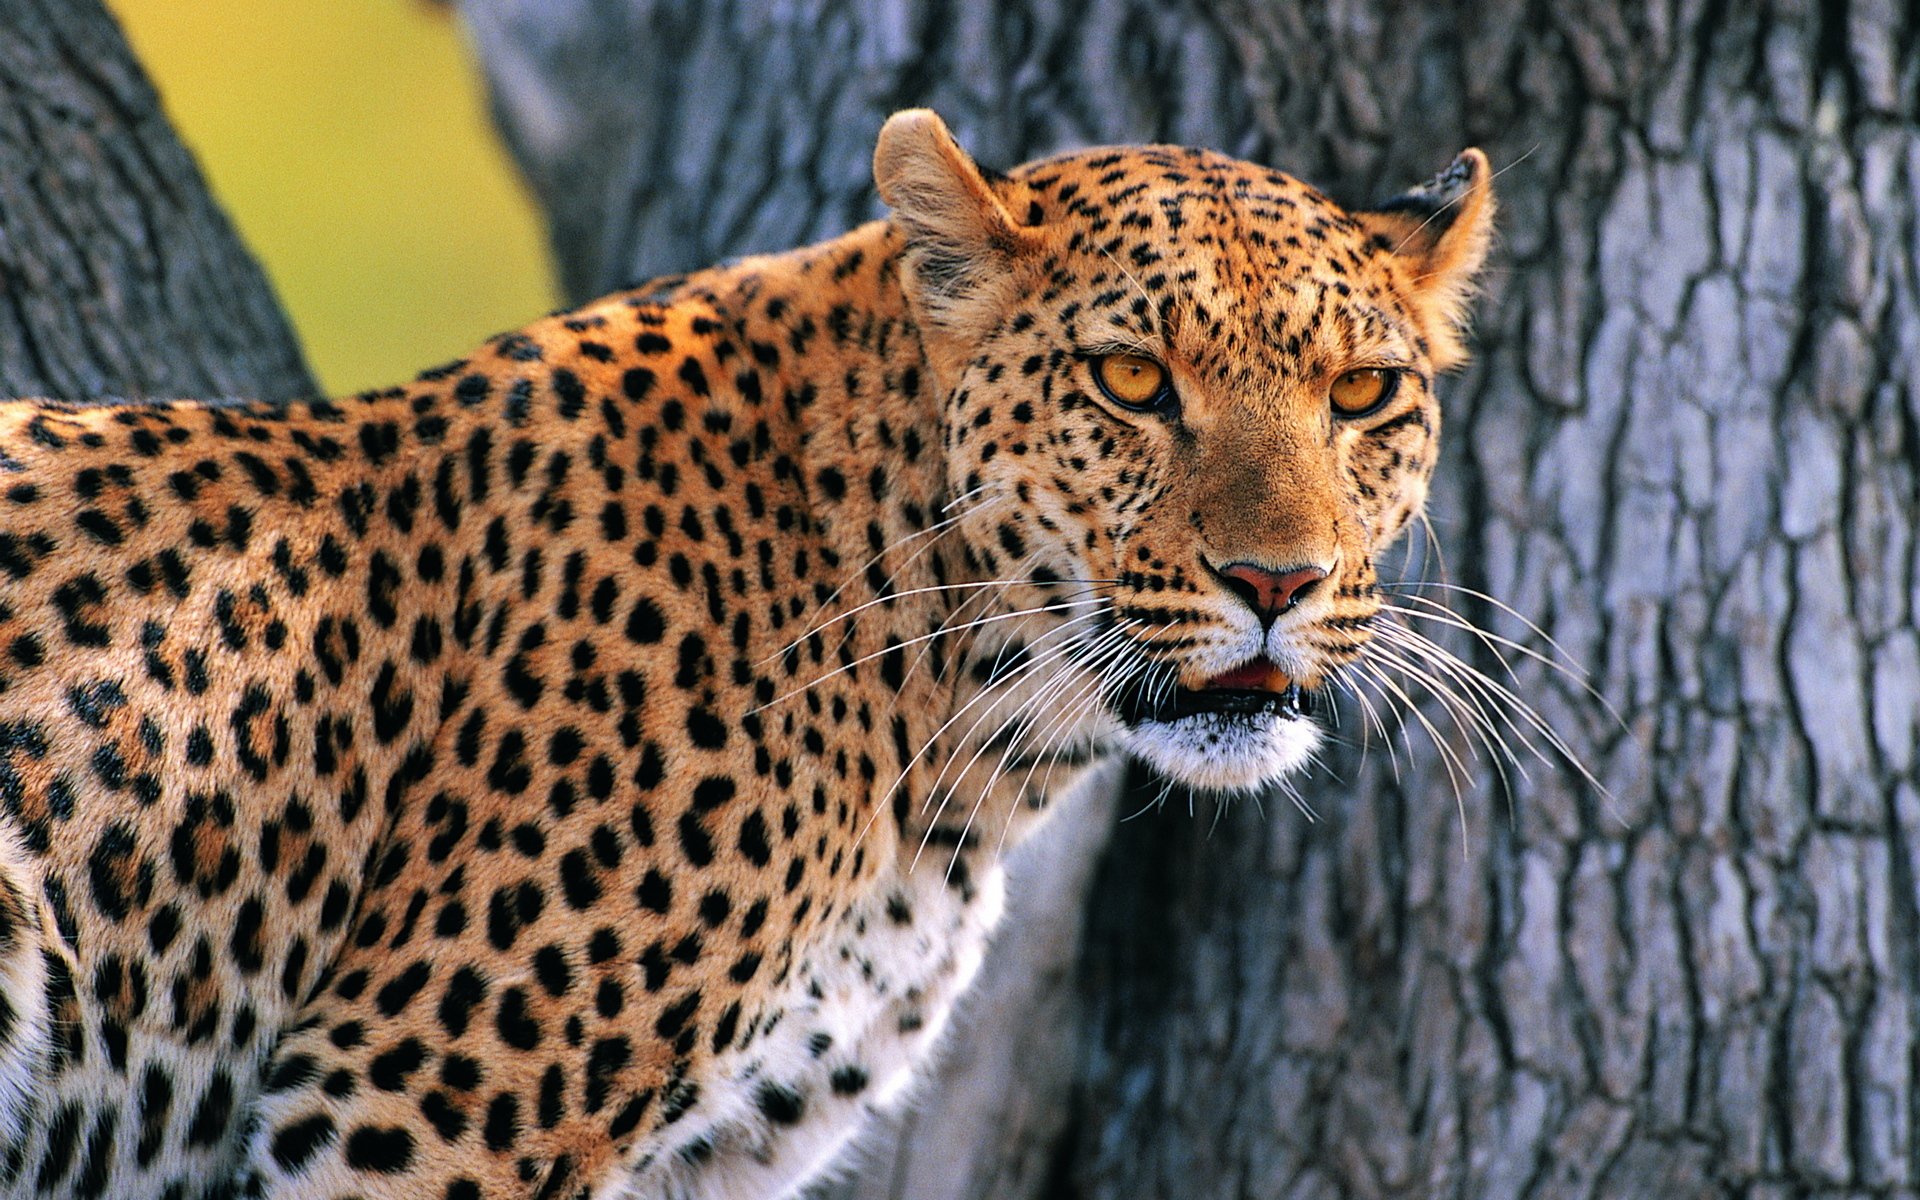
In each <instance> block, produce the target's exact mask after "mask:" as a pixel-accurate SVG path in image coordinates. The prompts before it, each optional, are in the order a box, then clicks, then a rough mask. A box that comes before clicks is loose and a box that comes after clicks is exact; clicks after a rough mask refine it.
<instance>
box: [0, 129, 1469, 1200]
mask: <svg viewBox="0 0 1920 1200" xmlns="http://www.w3.org/2000/svg"><path fill="white" fill-rule="evenodd" d="M874 178H875V183H876V186H877V190H878V193H879V195H880V197H881V198H882V200H883V201H884V202H885V204H886V206H887V214H886V216H885V217H884V218H882V219H880V220H876V221H873V222H870V223H868V224H865V225H861V226H859V227H857V228H855V229H854V230H852V231H851V232H849V233H847V234H845V235H843V236H840V237H838V238H836V239H833V240H830V241H826V242H824V243H821V244H818V245H814V246H811V247H808V248H803V249H798V250H793V251H789V252H784V253H777V254H769V255H759V256H750V257H745V258H742V259H739V260H736V261H733V262H730V263H727V264H724V265H722V266H718V267H715V268H712V269H708V270H702V271H698V272H695V273H691V274H687V275H683V276H676V277H670V278H665V279H659V280H654V281H651V282H649V283H645V284H642V285H640V286H639V287H637V288H633V289H630V290H628V291H624V292H620V293H617V294H614V295H612V296H609V297H607V298H605V299H602V300H599V301H597V302H594V303H590V304H587V305H585V306H584V307H581V308H578V309H575V310H572V311H569V312H565V313H561V314H558V315H555V316H551V317H548V318H546V319H543V320H540V321H537V322H535V323H533V324H531V325H528V326H526V327H525V328H522V329H520V330H518V331H515V332H511V333H507V334H504V335H501V336H498V337H495V338H493V339H491V340H490V341H488V342H487V343H485V344H484V345H483V346H482V347H480V348H479V349H478V350H476V351H475V352H474V353H472V354H471V355H469V356H467V357H466V358H463V359H461V360H459V361H456V362H452V363H449V364H446V365H443V366H440V367H437V368H434V369H432V370H428V371H426V372H424V373H423V374H421V375H420V376H419V377H418V378H417V379H415V380H413V381H412V382H410V383H407V384H405V385H402V386H397V387H391V388H384V389H378V390H373V391H369V392H365V393H362V394H359V395H357V396H353V397H350V398H345V399H339V400H317V399H316V400H302V401H296V402H289V403H275V404H267V403H260V402H251V403H247V402H213V401H195V400H152V401H147V400H140V401H118V402H107V401H103V402H101V403H98V404H73V403H61V402H53V401H46V400H38V401H36V400H17V401H7V402H5V403H4V404H0V581H3V586H0V1193H4V1194H6V1195H13V1196H26V1195H33V1196H49V1195H51V1196H70V1197H103V1196H111V1197H165V1198H167V1200H190V1198H215V1197H218V1198H227V1197H240V1196H247V1197H274V1198H286V1197H296V1196H297V1197H331V1198H335V1200H346V1198H348V1197H360V1198H398V1197H407V1198H411V1200H480V1198H482V1197H488V1198H495V1200H498V1198H504V1197H543V1198H544V1197H559V1196H566V1197H593V1198H597V1200H605V1198H614V1197H646V1198H655V1197H671V1198H675V1200H723V1198H725V1200H742V1198H746V1197H776V1196H792V1195H796V1194H798V1193H799V1192H800V1191H802V1190H803V1189H805V1188H807V1187H808V1186H809V1185H810V1184H811V1183H813V1182H816V1181H818V1180H819V1179H821V1178H822V1177H823V1176H824V1175H826V1174H829V1173H831V1172H833V1171H834V1170H837V1169H842V1168H841V1164H843V1163H844V1162H845V1161H846V1155H847V1154H848V1147H849V1144H850V1143H852V1142H854V1141H855V1139H856V1136H857V1134H858V1133H859V1132H860V1131H861V1130H862V1129H863V1128H865V1127H867V1126H868V1125H870V1124H871V1123H872V1121H873V1118H874V1116H875V1114H877V1113H882V1112H885V1111H887V1110H889V1108H891V1107H894V1106H898V1105H900V1104H902V1103H906V1102H907V1101H908V1099H910V1094H911V1093H912V1091H913V1084H914V1081H915V1079H916V1078H917V1077H918V1076H919V1074H921V1073H923V1071H924V1067H925V1065H926V1064H927V1063H928V1062H930V1061H933V1060H934V1059H936V1058H937V1048H938V1044H939V1042H940V1040H941V1035H942V1031H943V1029H945V1028H946V1027H947V1025H948V1024H949V1018H950V1016H951V1014H952V1011H953V1009H954V1006H955V1004H956V1002H957V1001H958V1000H959V998H960V997H961V996H962V995H963V994H964V993H965V992H966V991H967V989H968V987H969V984H970V983H971V981H972V980H973V978H974V976H975V973H976V971H977V969H978V967H979V965H980V961H981V957H982V954H983V953H984V951H985V949H986V947H987V945H988V943H989V939H990V937H991V936H992V932H993V930H994V928H995V925H996V922H997V921H998V920H999V916H1000V913H1001V910H1002V907H1003V902H1004V877H1003V863H1004V861H1005V858H1006V856H1007V855H1008V854H1009V853H1011V852H1012V849H1013V848H1014V847H1016V846H1019V845H1021V844H1023V843H1028V842H1031V841H1032V840H1033V839H1035V837H1036V834H1037V833H1038V831H1041V830H1044V829H1046V828H1048V827H1049V825H1050V822H1051V823H1052V827H1054V828H1059V827H1061V826H1062V825H1063V824H1064V823H1065V822H1067V821H1071V820H1073V819H1076V818H1074V817H1060V818H1057V819H1056V816H1055V814H1057V813H1061V812H1074V811H1077V810H1076V809H1075V808H1074V806H1073V805H1072V804H1070V803H1067V798H1069V797H1070V796H1072V795H1073V794H1074V790H1075V789H1076V788H1077V787H1079V786H1080V785H1081V784H1082V783H1084V782H1085V780H1086V778H1087V777H1088V776H1089V774H1090V773H1093V772H1097V771H1099V770H1101V769H1103V766H1104V764H1108V763H1112V762H1118V761H1121V760H1124V759H1128V758H1132V759H1136V760H1140V761H1142V762H1144V763H1145V764H1147V765H1148V766H1149V767H1151V768H1152V769H1153V770H1155V771H1157V772H1158V773H1159V774H1160V775H1161V776H1163V777H1165V778H1166V779H1168V780H1171V781H1176V782H1178V783H1181V784H1185V785H1187V786H1189V787H1191V788H1193V789H1196V790H1198V791H1202V792H1210V793H1216V794H1219V795H1221V796H1226V797H1231V796H1235V795H1243V794H1247V793H1255V792H1258V791H1259V790H1260V789H1262V788H1264V787H1267V786H1269V785H1272V784H1274V783H1275V782H1277V781H1281V780H1283V779H1285V778H1286V777H1288V776H1290V775H1291V774H1293V773H1295V772H1297V771H1299V770H1301V769H1302V768H1303V766H1305V765H1306V764H1307V763H1308V762H1309V761H1310V760H1311V759H1312V757H1313V755H1314V753H1315V751H1316V747H1317V746H1319V745H1320V742H1321V739H1322V738H1323V737H1324V736H1325V733H1324V728H1325V725H1324V723H1325V721H1326V719H1327V711H1326V701H1327V698H1328V688H1329V684H1330V681H1332V680H1335V679H1337V678H1338V676H1339V673H1340V672H1341V671H1342V670H1343V669H1345V668H1346V667H1347V666H1348V665H1349V664H1351V663H1352V662H1353V661H1354V660H1355V658H1356V656H1357V655H1358V654H1359V653H1360V651H1361V648H1362V647H1364V646H1365V644H1366V642H1367V640H1368V638H1369V637H1370V636H1371V635H1372V629H1373V625H1374V621H1375V618H1376V616H1377V613H1378V611H1379V608H1380V606H1381V603H1382V601H1381V598H1380V587H1379V584H1378V580H1377V567H1376V563H1377V561H1378V556H1379V555H1380V554H1381V553H1382V552H1383V550H1384V549H1385V548H1386V547H1388V546H1389V545H1391V544H1392V543H1393V542H1394V540H1395V539H1396V538H1397V537H1398V536H1399V535H1400V534H1401V532H1402V531H1403V530H1404V529H1405V528H1406V526H1407V525H1408V523H1409V522H1410V521H1411V520H1412V519H1413V518H1415V516H1416V515H1418V514H1419V513H1420V511H1421V509H1422V506H1423V504H1424V502H1425V498H1426V495H1427V490H1428V486H1429V482H1430V479H1431V477H1432V474H1433V472H1434V469H1435V463H1436V456H1437V450H1438V445H1439V443H1438V440H1437V439H1438V434H1439V427H1440V407H1439V403H1438V400H1437V398H1436V392H1435V387H1436V378H1437V376H1438V375H1439V374H1440V373H1441V372H1444V371H1447V370H1449V369H1451V368H1454V367H1456V366H1458V365H1459V364H1460V363H1461V362H1462V361H1463V360H1464V357H1465V353H1466V350H1465V338H1466V336H1467V320H1468V312H1469V307H1470V304H1471V299H1472V296H1473V293H1474V289H1475V287H1476V279H1477V277H1478V275H1479V273H1480V269H1481V266H1482V263H1483V260H1484V259H1485V257H1486V255H1487V252H1488V246H1489V243H1490V239H1491V236H1492V232H1491V231H1492V214H1493V209H1494V201H1493V198H1492V189H1491V174H1490V171H1489V168H1488V165H1487V160H1486V158H1485V156H1484V155H1482V154H1481V153H1480V152H1479V151H1477V150H1467V151H1465V152H1463V153H1461V154H1460V155H1459V156H1458V157H1457V158H1456V159H1455V160H1454V161H1453V163H1452V165H1450V166H1449V167H1448V168H1447V169H1446V170H1445V171H1443V172H1442V173H1441V174H1440V175H1438V176H1436V177H1435V178H1434V179H1433V180H1431V181H1430V182H1428V183H1426V184H1423V185H1420V186H1418V187H1415V188H1413V189H1412V190H1410V191H1407V192H1405V193H1403V194H1401V195H1399V196H1396V197H1395V198H1393V199H1392V200H1389V201H1387V202H1385V203H1382V204H1379V205H1376V206H1373V207H1364V206H1356V207H1354V208H1351V209H1349V208H1346V207H1342V206H1341V205H1339V204H1338V203H1336V202H1335V201H1334V200H1332V199H1330V198H1328V196H1326V195H1324V194H1323V193H1321V192H1320V191H1318V190H1316V189H1314V188H1313V187H1311V186H1309V185H1307V184H1305V183H1303V182H1300V181H1299V180H1297V179H1295V178H1293V177H1291V176H1289V175H1287V174H1284V173H1282V172H1280V171H1277V170H1274V169H1272V168H1269V167H1266V166H1261V165H1257V164H1254V163H1250V162H1246V161H1241V160H1238V159H1235V158H1232V157H1228V156H1226V155H1223V154H1220V153H1217V152H1214V151H1209V150H1203V149H1192V148H1183V147H1177V146H1167V145H1147V146H1132V147H1110V148H1095V149H1082V150H1075V151H1069V152H1066V153H1063V154H1060V155H1056V156H1054V157H1050V158H1046V159H1042V160H1039V161H1036V162H1033V163H1029V164H1027V165H1025V166H1022V167H1019V168H1016V169H1013V170H1010V171H1005V172H998V171H990V170H988V169H986V168H983V167H981V166H980V165H979V164H977V163H976V162H975V161H974V160H973V159H972V158H971V157H970V156H969V155H968V154H967V153H966V152H965V151H964V150H963V149H962V148H961V147H960V144H959V142H958V141H957V140H956V139H955V137H954V135H953V134H952V133H951V132H950V131H949V129H948V128H947V126H946V125H945V124H944V123H943V122H942V121H941V119H940V118H939V117H938V116H936V115H935V114H933V113H932V112H930V111H926V110H908V111H905V112H901V113H898V114H896V115H894V116H893V117H892V118H890V119H889V120H888V121H887V122H886V123H885V125H884V127H883V128H882V129H881V130H880V133H879V137H878V142H877V145H876V150H875V155H874Z"/></svg>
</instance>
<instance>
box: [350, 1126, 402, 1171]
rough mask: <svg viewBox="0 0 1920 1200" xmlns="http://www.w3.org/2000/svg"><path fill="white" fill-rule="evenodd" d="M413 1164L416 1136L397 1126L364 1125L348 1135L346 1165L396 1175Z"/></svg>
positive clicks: (358, 1169)
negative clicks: (414, 1137) (414, 1139)
mask: <svg viewBox="0 0 1920 1200" xmlns="http://www.w3.org/2000/svg"><path fill="white" fill-rule="evenodd" d="M412 1164H413V1135H412V1134H411V1133H408V1132H407V1131H406V1130H405V1129H402V1128H401V1127H399V1126H397V1125H362V1126H359V1127H358V1128H356V1129H355V1130H354V1131H353V1132H352V1133H349V1134H348V1135H347V1165H348V1166H349V1167H352V1168H353V1169H354V1170H356V1171H372V1172H375V1173H377V1174H381V1175H397V1174H399V1173H400V1172H402V1171H404V1170H406V1169H407V1168H408V1167H409V1166H411V1165H412Z"/></svg>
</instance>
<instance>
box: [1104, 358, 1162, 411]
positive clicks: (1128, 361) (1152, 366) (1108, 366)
mask: <svg viewBox="0 0 1920 1200" xmlns="http://www.w3.org/2000/svg"><path fill="white" fill-rule="evenodd" d="M1093 377H1094V379H1095V381H1097V382H1098V383H1099V384H1100V390H1101V391H1103V392H1105V393H1106V394H1107V398H1108V399H1109V400H1112V401H1113V402H1114V403H1115V404H1120V405H1124V406H1126V407H1127V408H1148V407H1150V406H1152V405H1153V404H1154V403H1156V402H1157V401H1158V400H1159V399H1160V397H1161V395H1162V393H1164V392H1165V391H1166V390H1167V369H1166V368H1165V367H1163V366H1161V365H1160V364H1159V363H1157V362H1155V361H1153V360H1152V359H1150V358H1143V357H1141V356H1140V355H1138V354H1109V355H1107V356H1106V357H1105V358H1101V359H1099V360H1097V361H1095V363H1094V364H1093Z"/></svg>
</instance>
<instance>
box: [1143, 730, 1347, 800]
mask: <svg viewBox="0 0 1920 1200" xmlns="http://www.w3.org/2000/svg"><path fill="white" fill-rule="evenodd" d="M1320 736H1321V735H1320V727H1319V726H1318V725H1316V724H1315V723H1314V722H1312V721H1308V720H1303V719H1300V718H1297V717H1288V716H1283V715H1281V714H1279V713H1265V714H1260V715H1257V716H1248V715H1245V714H1237V713H1236V714H1231V715H1222V714H1216V713H1200V714H1197V715H1195V716H1191V717H1184V718H1182V719H1180V720H1177V721H1143V722H1141V723H1140V724H1139V725H1138V726H1136V727H1135V728H1134V729H1133V730H1131V731H1130V732H1129V734H1128V736H1127V749H1128V750H1129V751H1131V752H1132V753H1133V755H1134V757H1136V758H1138V759H1139V760H1140V761H1141V762H1144V763H1146V764H1147V765H1148V766H1150V767H1152V768H1153V769H1154V770H1156V771H1158V772H1160V774H1162V775H1164V776H1166V777H1167V778H1168V779H1171V780H1173V781H1175V782H1176V783H1184V784H1186V785H1187V786H1188V787H1196V788H1204V789H1206V790H1209V791H1216V792H1247V791H1253V790H1254V789H1256V788H1259V787H1262V786H1264V785H1266V784H1269V783H1272V782H1273V781H1274V780H1276V779H1279V778H1281V777H1283V776H1285V775H1289V774H1291V773H1293V772H1294V771H1297V770H1299V769H1300V768H1301V767H1304V766H1306V765H1307V763H1308V762H1309V761H1310V760H1311V758H1312V757H1313V752H1314V751H1315V750H1316V749H1318V748H1319V746H1320Z"/></svg>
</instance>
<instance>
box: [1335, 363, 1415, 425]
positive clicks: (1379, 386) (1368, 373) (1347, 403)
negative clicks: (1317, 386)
mask: <svg viewBox="0 0 1920 1200" xmlns="http://www.w3.org/2000/svg"><path fill="white" fill-rule="evenodd" d="M1399 384H1400V372H1398V371H1396V370H1393V369H1392V368H1390V367H1362V368H1360V369H1359V370H1358V371H1348V372H1347V373H1346V374H1345V375H1342V376H1341V377H1340V378H1338V379H1336V380H1334V381H1333V387H1332V388H1331V389H1330V390H1329V391H1328V393H1327V394H1328V398H1329V399H1331V400H1332V401H1333V407H1334V411H1336V412H1338V413H1339V414H1340V415H1341V416H1343V417H1361V416H1365V415H1366V414H1368V413H1370V412H1372V411H1373V410H1374V409H1376V408H1379V407H1380V406H1381V405H1383V404H1385V403H1386V402H1387V401H1389V400H1391V399H1393V393H1394V390H1395V389H1396V388H1397V387H1398V386H1399Z"/></svg>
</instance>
